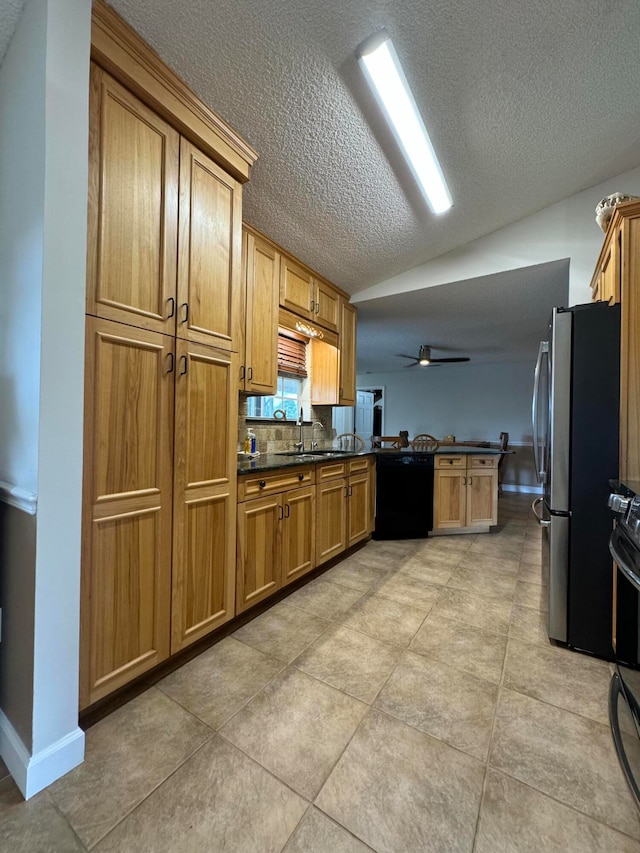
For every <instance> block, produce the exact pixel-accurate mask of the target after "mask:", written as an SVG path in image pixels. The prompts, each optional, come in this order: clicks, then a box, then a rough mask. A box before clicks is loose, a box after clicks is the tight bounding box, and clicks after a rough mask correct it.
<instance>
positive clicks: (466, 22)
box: [113, 0, 640, 293]
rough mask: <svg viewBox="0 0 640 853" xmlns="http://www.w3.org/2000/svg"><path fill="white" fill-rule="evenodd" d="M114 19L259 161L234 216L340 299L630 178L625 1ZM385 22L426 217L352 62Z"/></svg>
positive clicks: (282, 1) (393, 3)
mask: <svg viewBox="0 0 640 853" xmlns="http://www.w3.org/2000/svg"><path fill="white" fill-rule="evenodd" d="M113 5H114V6H115V8H116V9H117V10H118V11H119V12H120V13H121V14H122V15H123V16H124V17H125V18H126V19H127V20H128V21H129V22H130V23H131V24H132V25H133V26H134V27H135V29H136V30H138V32H140V33H141V34H142V35H143V36H144V37H145V38H146V39H147V40H148V41H149V42H150V43H151V45H152V46H153V47H154V48H155V49H156V50H157V51H158V53H159V54H160V56H161V57H162V58H163V59H164V60H165V61H167V62H168V64H169V65H170V66H171V67H172V68H174V69H175V70H176V71H177V73H178V74H179V75H181V76H182V77H183V78H184V79H185V80H186V81H187V83H188V84H189V85H190V86H191V87H192V88H193V89H194V90H195V91H196V92H197V93H198V95H200V96H201V97H202V98H203V99H204V100H205V101H206V102H207V103H208V104H209V105H210V106H211V107H212V108H213V109H214V110H215V111H216V112H218V113H219V114H220V115H221V116H222V117H223V118H225V119H226V120H227V121H228V122H229V123H230V124H231V125H232V126H233V127H234V128H235V129H236V130H237V131H238V132H239V133H241V134H242V135H243V136H244V137H245V138H246V139H247V140H248V141H249V142H250V143H251V145H253V146H254V147H255V148H256V149H257V151H258V152H259V154H260V159H259V161H258V163H257V165H256V167H255V169H254V172H253V175H252V179H251V182H250V184H249V185H248V186H247V188H246V192H245V205H244V211H245V218H246V219H247V220H248V221H249V222H251V223H252V224H254V225H255V226H256V227H258V228H260V229H262V230H263V231H265V232H266V233H267V234H268V235H269V236H271V237H272V238H273V239H275V240H277V241H278V242H279V243H281V244H282V245H284V246H285V247H287V248H288V249H290V250H291V251H292V252H293V253H294V254H296V255H298V256H299V257H300V258H302V259H303V260H305V261H306V262H307V263H309V264H310V265H311V266H312V267H314V268H316V269H317V270H318V271H319V272H321V273H322V274H324V275H326V276H327V277H328V278H329V279H330V280H332V281H334V282H335V283H336V284H338V285H341V286H342V287H344V288H345V289H347V290H348V291H350V292H351V293H354V292H356V291H358V290H361V289H364V288H365V287H368V286H370V285H372V284H374V283H376V282H378V281H381V280H384V279H385V278H388V277H389V276H392V275H395V274H398V273H399V272H402V271H404V270H406V269H409V268H411V267H413V266H416V265H417V264H419V263H421V262H423V261H425V260H428V259H430V258H433V257H435V256H437V255H439V254H442V253H443V252H446V251H448V250H450V249H452V248H454V247H457V246H460V245H462V244H464V243H467V242H469V241H470V240H473V239H475V238H477V237H479V236H482V235H483V234H486V233H489V232H491V231H494V230H495V229H497V228H500V227H502V226H503V225H505V224H507V223H509V222H512V221H515V220H517V219H520V218H522V217H524V216H526V215H528V214H530V213H532V212H534V211H536V210H540V209H542V208H544V207H546V206H548V205H550V204H552V203H554V202H556V201H558V200H560V199H562V198H565V197H567V196H570V195H572V194H574V193H576V192H578V191H579V190H581V189H584V188H586V187H588V186H592V185H594V184H596V183H598V182H600V181H602V180H605V179H606V178H608V177H610V176H612V175H616V174H619V173H621V172H623V171H625V170H627V169H630V168H632V167H634V166H636V165H638V164H640V144H639V143H640V62H639V61H638V52H637V45H638V37H639V36H640V3H638V2H637V0H563V2H561V3H558V2H557V0H529V2H527V3H517V2H513V0H482V2H478V0H456V2H454V3H452V2H451V0H339V2H338V0H323V2H321V3H318V2H317V0H271V2H270V3H268V4H265V3H263V2H260V0H234V2H229V0H222V2H212V1H211V0H182V2H181V3H180V4H176V3H175V0H114V2H113ZM382 26H384V27H386V28H387V29H388V30H389V32H390V34H391V36H392V38H393V40H394V43H395V46H396V49H397V51H398V54H399V56H400V58H401V60H402V62H403V64H404V68H405V71H406V75H407V78H408V79H409V81H410V83H411V85H412V87H413V91H414V94H415V97H416V101H417V103H418V105H419V107H420V109H421V110H422V113H423V116H424V118H425V122H426V124H427V127H428V128H429V130H430V133H431V136H432V139H433V143H434V146H435V148H436V151H437V153H438V155H439V158H440V161H441V164H442V167H443V170H444V173H445V175H446V176H447V179H448V181H449V185H450V187H451V192H452V195H453V198H454V204H455V207H454V208H453V209H452V210H451V211H449V213H448V214H445V215H444V216H443V217H440V218H435V217H433V216H431V215H430V214H429V213H428V211H427V210H426V206H425V204H424V202H423V201H422V200H421V198H420V197H419V195H418V193H417V191H416V190H415V188H414V186H413V183H412V179H411V177H410V176H409V175H408V173H407V170H406V168H405V166H404V165H403V163H402V162H401V160H400V159H399V157H398V153H397V149H396V147H395V144H394V143H393V141H392V139H391V138H390V137H389V134H388V133H387V131H386V130H385V129H384V127H383V126H382V125H381V122H380V118H379V115H378V111H377V108H376V107H375V105H374V104H373V103H372V100H371V97H370V96H369V94H368V92H367V91H366V89H365V85H364V83H363V79H362V77H361V74H360V70H359V68H358V67H357V64H356V60H355V57H354V50H355V48H356V47H357V45H358V44H359V43H360V42H361V41H362V40H363V39H364V38H366V37H367V36H368V35H370V34H371V32H373V31H374V30H376V29H377V28H379V27H382ZM613 189H618V187H613ZM622 189H624V187H623V188H622Z"/></svg>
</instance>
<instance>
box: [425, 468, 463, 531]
mask: <svg viewBox="0 0 640 853" xmlns="http://www.w3.org/2000/svg"><path fill="white" fill-rule="evenodd" d="M465 479H466V471H456V470H445V469H438V470H436V472H435V482H434V499H433V527H434V529H435V530H442V529H446V528H450V527H464V526H465V524H466V512H465V510H466V500H465V497H466V495H465Z"/></svg>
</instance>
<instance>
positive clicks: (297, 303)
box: [280, 256, 314, 319]
mask: <svg viewBox="0 0 640 853" xmlns="http://www.w3.org/2000/svg"><path fill="white" fill-rule="evenodd" d="M312 293H313V288H312V279H311V274H310V273H308V272H307V271H306V270H305V269H304V268H303V267H301V266H300V265H299V264H297V263H296V262H295V261H292V260H291V259H290V258H287V257H284V256H283V257H282V259H281V261H280V305H282V307H283V308H288V309H289V311H293V312H294V314H298V315H299V316H301V317H307V318H309V319H311V317H312V316H313V313H314V312H313V310H312V307H311V302H312V299H313V296H312Z"/></svg>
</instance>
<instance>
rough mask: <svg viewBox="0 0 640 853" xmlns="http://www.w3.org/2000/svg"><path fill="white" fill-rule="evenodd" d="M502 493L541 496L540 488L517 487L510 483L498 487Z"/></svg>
mask: <svg viewBox="0 0 640 853" xmlns="http://www.w3.org/2000/svg"><path fill="white" fill-rule="evenodd" d="M500 489H501V490H502V491H503V492H519V493H521V494H523V495H541V494H542V486H518V485H515V484H512V483H503V484H502V485H501V486H500Z"/></svg>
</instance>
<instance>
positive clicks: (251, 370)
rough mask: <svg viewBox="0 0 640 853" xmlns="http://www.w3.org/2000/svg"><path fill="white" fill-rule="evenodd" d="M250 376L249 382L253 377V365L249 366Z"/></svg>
mask: <svg viewBox="0 0 640 853" xmlns="http://www.w3.org/2000/svg"><path fill="white" fill-rule="evenodd" d="M248 378H249V382H251V380H252V379H253V367H250V368H249V377H248Z"/></svg>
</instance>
